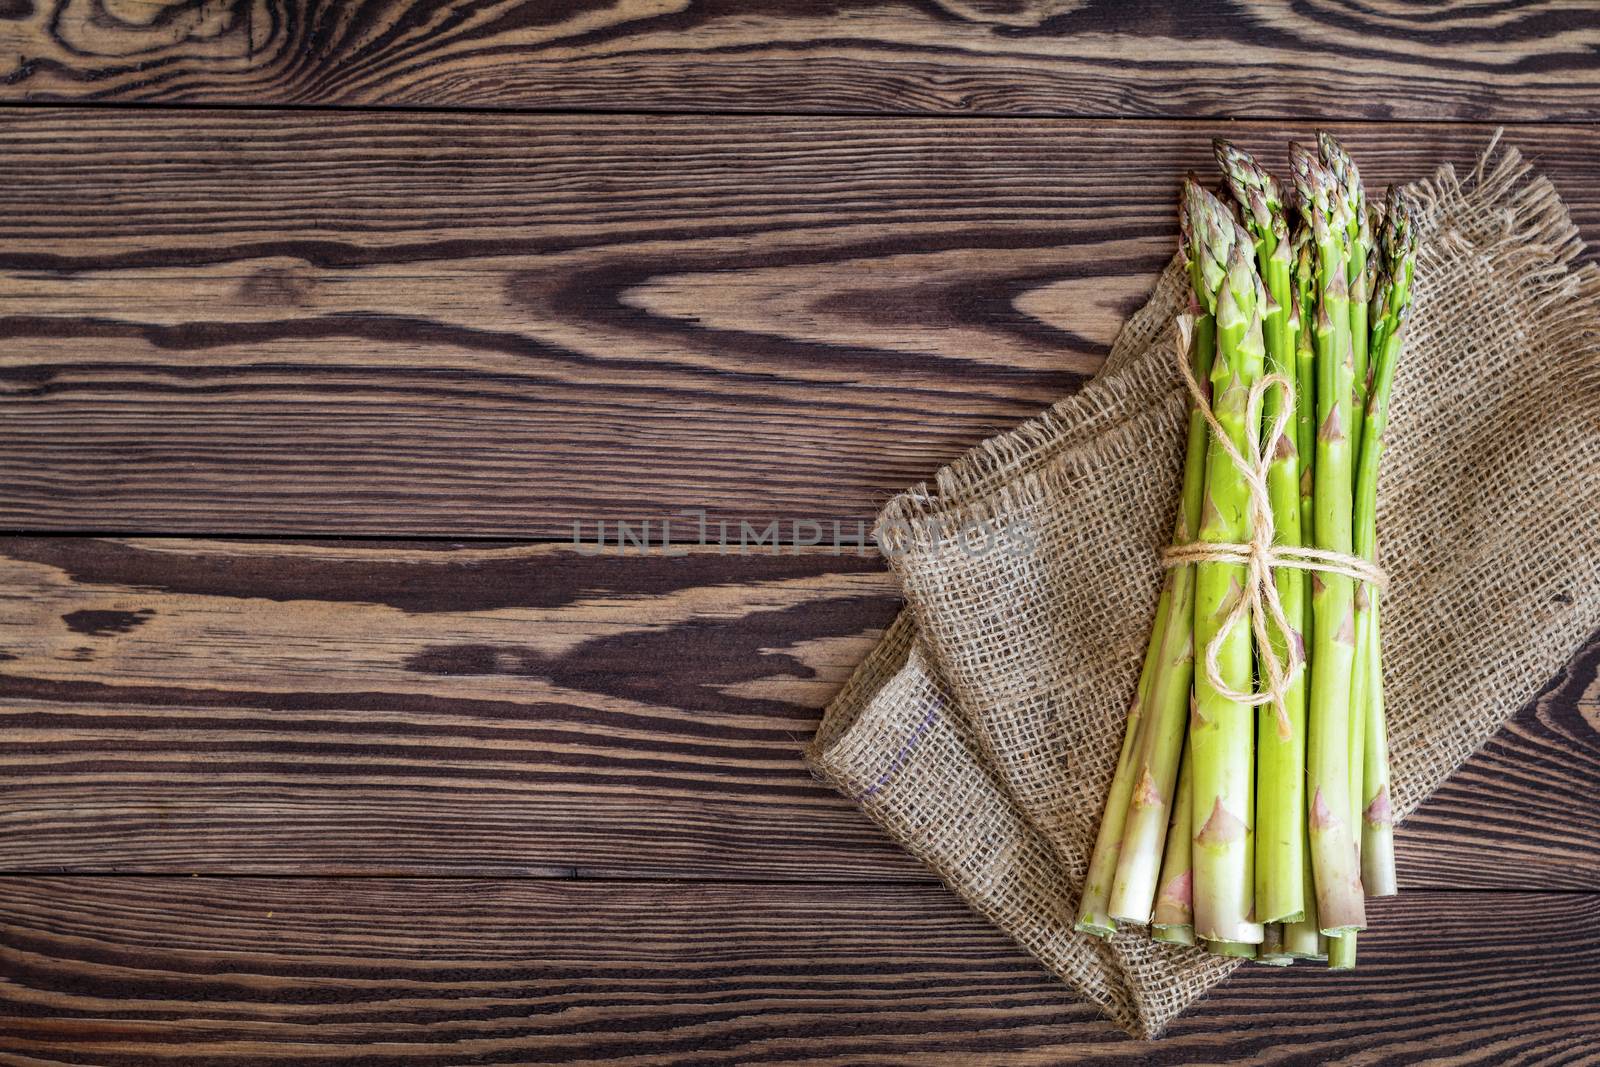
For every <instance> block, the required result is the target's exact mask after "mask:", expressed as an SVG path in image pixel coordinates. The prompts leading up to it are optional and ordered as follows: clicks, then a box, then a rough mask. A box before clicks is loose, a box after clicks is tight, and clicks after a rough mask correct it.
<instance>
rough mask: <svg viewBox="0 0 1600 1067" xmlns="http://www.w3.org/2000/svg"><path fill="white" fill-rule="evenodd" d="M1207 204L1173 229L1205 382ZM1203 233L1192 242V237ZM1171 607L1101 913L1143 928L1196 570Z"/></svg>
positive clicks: (1158, 851)
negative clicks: (1185, 266) (1185, 262)
mask: <svg viewBox="0 0 1600 1067" xmlns="http://www.w3.org/2000/svg"><path fill="white" fill-rule="evenodd" d="M1212 203H1215V202H1214V201H1211V200H1210V198H1209V197H1207V196H1206V195H1205V193H1204V192H1203V190H1202V189H1201V187H1200V185H1199V184H1198V183H1197V182H1195V181H1194V180H1193V179H1192V178H1190V179H1188V180H1186V181H1185V182H1184V187H1183V194H1182V199H1181V201H1180V205H1179V213H1178V214H1179V230H1180V233H1181V235H1182V241H1183V247H1184V249H1185V250H1186V252H1187V253H1188V257H1189V274H1190V280H1191V285H1192V288H1193V293H1194V300H1195V307H1194V309H1193V310H1194V312H1195V324H1194V327H1193V328H1192V333H1191V337H1190V348H1189V362H1190V366H1191V367H1192V368H1193V370H1194V373H1195V378H1196V380H1198V381H1205V380H1206V379H1207V378H1208V376H1209V375H1210V373H1211V363H1212V356H1213V353H1214V351H1215V336H1216V330H1215V321H1216V320H1215V312H1216V300H1217V286H1218V285H1219V284H1220V281H1221V279H1222V276H1223V273H1224V271H1225V267H1226V263H1225V260H1218V259H1216V258H1214V257H1215V256H1216V254H1217V252H1218V250H1219V249H1220V250H1225V249H1226V248H1227V247H1229V243H1231V241H1232V236H1233V233H1232V230H1233V227H1232V222H1231V220H1230V219H1228V218H1226V217H1225V216H1223V215H1222V214H1220V213H1218V212H1216V211H1214V210H1212V208H1211V204H1212ZM1197 227H1198V228H1200V229H1201V230H1202V231H1204V232H1203V234H1202V235H1201V236H1200V237H1199V238H1198V239H1197V238H1196V236H1195V232H1194V231H1195V229H1196V228H1197ZM1206 438H1207V428H1206V423H1205V419H1204V418H1203V417H1202V416H1201V414H1200V412H1199V410H1198V409H1197V408H1194V406H1193V405H1191V411H1190V413H1189V438H1188V445H1187V450H1186V453H1185V457H1184V474H1183V495H1182V498H1181V502H1180V505H1179V508H1178V518H1177V523H1176V529H1175V530H1174V531H1173V539H1174V540H1175V541H1177V542H1179V543H1187V542H1189V541H1193V540H1194V539H1195V537H1196V536H1197V535H1198V533H1199V527H1200V510H1201V494H1202V490H1203V489H1204V488H1205V476H1206ZM1165 588H1166V592H1167V596H1168V598H1169V600H1170V603H1171V609H1170V611H1169V612H1168V614H1167V616H1166V619H1165V625H1164V626H1162V627H1161V628H1159V629H1157V630H1156V631H1154V632H1152V633H1151V635H1150V641H1151V647H1152V649H1153V650H1155V656H1156V658H1155V663H1154V668H1153V670H1154V673H1153V674H1152V675H1151V678H1150V685H1149V691H1148V692H1147V693H1146V694H1145V703H1144V713H1143V726H1142V728H1141V734H1140V738H1139V742H1138V744H1137V746H1136V749H1135V753H1134V776H1135V777H1134V785H1133V790H1132V793H1131V796H1130V799H1129V807H1128V813H1127V816H1126V821H1125V823H1124V826H1123V831H1122V844H1121V847H1120V851H1119V854H1118V860H1117V869H1116V875H1115V877H1114V879H1113V880H1112V886H1111V896H1110V899H1109V904H1108V910H1109V911H1110V913H1111V917H1112V918H1113V919H1116V920H1118V921H1121V922H1132V923H1139V924H1143V923H1148V922H1150V920H1151V909H1152V907H1153V905H1154V902H1155V896H1156V887H1157V884H1158V881H1159V875H1160V873H1161V855H1162V847H1163V844H1164V842H1165V839H1166V836H1167V828H1168V826H1169V825H1170V823H1171V810H1172V794H1173V787H1174V785H1175V782H1176V779H1177V777H1178V760H1179V755H1180V753H1181V752H1182V751H1183V736H1184V727H1185V725H1186V721H1187V718H1188V710H1189V694H1190V683H1191V680H1192V678H1193V674H1194V567H1193V566H1192V565H1190V566H1183V567H1174V568H1172V569H1171V570H1169V571H1168V572H1167V578H1166V587H1165Z"/></svg>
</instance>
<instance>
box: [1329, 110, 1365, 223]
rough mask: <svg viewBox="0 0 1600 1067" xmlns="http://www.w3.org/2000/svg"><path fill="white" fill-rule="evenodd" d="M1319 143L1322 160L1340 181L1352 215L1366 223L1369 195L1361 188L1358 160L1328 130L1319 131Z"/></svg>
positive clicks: (1339, 184) (1336, 180)
mask: <svg viewBox="0 0 1600 1067" xmlns="http://www.w3.org/2000/svg"><path fill="white" fill-rule="evenodd" d="M1317 145H1318V147H1319V148H1320V149H1321V150H1322V162H1323V164H1324V165H1326V166H1327V168H1328V172H1329V173H1330V174H1332V175H1333V179H1334V181H1335V182H1337V183H1338V187H1339V191H1340V193H1341V195H1342V196H1343V198H1344V202H1345V205H1346V206H1347V207H1348V208H1349V210H1350V213H1351V215H1352V217H1353V218H1354V219H1355V220H1356V221H1357V222H1358V223H1359V224H1361V225H1366V222H1367V197H1366V193H1365V192H1364V191H1363V190H1362V188H1361V172H1360V171H1359V170H1357V169H1356V161H1355V160H1354V159H1352V158H1351V157H1350V153H1349V152H1346V151H1345V150H1344V146H1343V145H1341V144H1340V143H1339V142H1338V141H1337V140H1336V139H1335V138H1334V136H1333V134H1331V133H1329V132H1328V131H1327V130H1318V131H1317Z"/></svg>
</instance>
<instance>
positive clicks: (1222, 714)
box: [1189, 205, 1266, 943]
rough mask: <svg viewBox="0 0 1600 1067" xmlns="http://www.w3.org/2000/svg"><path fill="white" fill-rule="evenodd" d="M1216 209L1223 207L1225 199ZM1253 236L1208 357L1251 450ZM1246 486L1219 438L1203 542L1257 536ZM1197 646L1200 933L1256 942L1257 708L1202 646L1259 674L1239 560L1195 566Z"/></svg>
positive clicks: (1243, 241) (1241, 235)
mask: <svg viewBox="0 0 1600 1067" xmlns="http://www.w3.org/2000/svg"><path fill="white" fill-rule="evenodd" d="M1219 210H1221V208H1220V205H1219ZM1250 248H1251V244H1250V237H1249V235H1248V234H1247V233H1245V232H1244V231H1243V230H1240V231H1239V232H1238V235H1237V237H1236V239H1235V241H1234V244H1233V247H1232V249H1231V250H1230V252H1229V255H1228V273H1227V276H1226V277H1225V278H1224V279H1223V282H1222V284H1221V285H1220V286H1219V287H1218V290H1217V352H1216V358H1215V360H1214V361H1213V362H1212V366H1211V387H1212V388H1211V395H1212V412H1213V415H1214V416H1215V418H1216V420H1217V422H1218V423H1219V425H1220V426H1221V427H1222V429H1223V431H1224V432H1225V433H1226V434H1227V437H1228V439H1229V440H1230V441H1231V443H1232V445H1233V447H1234V448H1235V449H1236V450H1238V451H1239V452H1241V453H1244V452H1246V451H1247V450H1248V447H1249V445H1248V442H1249V440H1250V438H1251V435H1253V434H1255V433H1257V432H1259V431H1258V429H1257V428H1255V427H1252V426H1251V425H1250V415H1251V414H1252V413H1251V412H1250V410H1249V407H1250V405H1249V402H1248V395H1249V392H1250V389H1251V387H1252V386H1253V385H1254V384H1255V382H1256V381H1257V380H1259V379H1260V377H1261V375H1262V373H1263V371H1264V364H1265V359H1266V345H1265V342H1264V340H1263V338H1262V324H1261V310H1262V304H1263V303H1264V302H1265V291H1264V290H1263V288H1262V285H1261V280H1260V278H1259V277H1258V276H1257V275H1256V272H1255V268H1254V267H1253V265H1252V263H1251V258H1252V257H1251V252H1250ZM1249 499H1250V493H1249V487H1248V485H1247V483H1246V480H1245V477H1244V474H1243V473H1242V472H1241V471H1240V470H1239V469H1238V468H1237V467H1236V466H1234V463H1233V461H1232V459H1231V458H1230V457H1229V456H1228V455H1227V453H1226V452H1225V451H1224V449H1223V446H1222V444H1221V443H1220V442H1219V441H1218V440H1215V439H1213V440H1212V441H1211V443H1210V450H1209V453H1208V455H1207V457H1206V490H1205V499H1204V503H1203V505H1202V507H1201V517H1200V535H1199V539H1200V540H1201V541H1203V542H1212V543H1218V544H1241V543H1246V542H1248V541H1249V540H1250V532H1251V519H1250V507H1249ZM1195 569H1196V576H1195V620H1194V630H1195V634H1194V646H1195V658H1196V670H1195V683H1194V689H1195V709H1194V713H1193V715H1192V716H1191V717H1190V723H1189V745H1190V748H1191V751H1192V758H1193V761H1194V811H1193V819H1192V827H1193V833H1194V837H1193V840H1192V849H1193V864H1194V932H1195V936H1196V937H1200V938H1203V939H1206V940H1210V941H1227V942H1247V943H1257V942H1259V941H1260V940H1261V937H1262V930H1261V924H1260V923H1258V922H1256V921H1255V920H1254V918H1253V917H1252V911H1253V903H1254V901H1253V897H1254V892H1255V873H1254V870H1253V868H1252V860H1253V858H1254V856H1253V840H1252V828H1251V823H1250V820H1251V819H1253V818H1254V810H1253V807H1252V796H1251V792H1252V789H1253V786H1254V752H1253V747H1254V739H1255V738H1254V735H1255V709H1254V708H1252V707H1250V706H1249V705H1247V704H1244V703H1241V702H1239V701H1237V700H1233V699H1230V698H1229V697H1227V696H1225V695H1223V693H1222V692H1220V691H1219V690H1218V689H1217V688H1216V687H1215V686H1213V685H1212V684H1211V682H1210V681H1209V680H1208V678H1207V674H1208V672H1207V671H1206V670H1204V669H1202V668H1201V666H1200V665H1201V664H1202V663H1203V661H1204V657H1205V650H1206V649H1207V648H1208V646H1209V645H1210V643H1211V641H1212V640H1213V639H1214V638H1216V639H1218V640H1219V642H1220V643H1219V646H1218V654H1217V656H1216V662H1217V667H1218V673H1219V679H1220V681H1221V682H1222V683H1223V684H1224V685H1226V686H1227V687H1228V688H1231V689H1233V690H1235V691H1238V692H1247V691H1249V690H1250V688H1251V686H1252V683H1253V680H1254V679H1253V675H1254V670H1253V668H1254V648H1253V645H1254V642H1253V640H1252V637H1251V633H1250V628H1249V626H1248V625H1245V624H1240V625H1235V626H1233V627H1232V628H1231V629H1230V630H1228V631H1227V632H1226V633H1224V632H1223V623H1224V622H1225V621H1226V618H1227V615H1228V613H1229V611H1230V610H1231V609H1232V608H1233V606H1234V604H1235V603H1236V602H1237V601H1238V599H1239V598H1240V597H1242V596H1244V595H1245V593H1244V583H1245V580H1246V569H1245V567H1244V566H1243V565H1241V564H1233V563H1221V562H1204V563H1199V564H1197V565H1196V568H1195Z"/></svg>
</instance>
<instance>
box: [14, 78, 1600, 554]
mask: <svg viewBox="0 0 1600 1067" xmlns="http://www.w3.org/2000/svg"><path fill="white" fill-rule="evenodd" d="M1221 132H1227V133H1229V135H1230V136H1236V137H1238V138H1239V139H1240V140H1242V141H1243V142H1244V143H1245V144H1246V145H1248V146H1250V147H1253V148H1260V149H1262V150H1263V151H1266V152H1268V153H1269V156H1268V158H1270V159H1276V160H1281V158H1282V153H1283V144H1284V142H1285V141H1286V140H1287V139H1288V138H1290V137H1293V136H1305V135H1306V134H1307V133H1308V132H1309V127H1306V126H1299V127H1290V126H1284V125H1280V124H1260V125H1257V124H1250V125H1246V124H1229V125H1226V126H1224V125H1218V124H1210V123H1176V122H1151V123H1131V124H1130V123H1123V124H1106V123H1085V122H1077V121H1035V120H1027V121H992V120H967V121H951V120H921V121H903V122H898V123H889V122H885V121H877V120H871V121H869V120H849V119H804V120H802V119H754V118H730V119H720V120H700V119H670V118H658V117H650V118H571V117H545V118H528V117H520V116H509V115H501V116H465V115H445V116H439V115H404V116H387V117H386V116H372V115H359V114H316V115H309V114H299V115H286V114H283V113H223V112H161V113H149V112H146V113H142V114H127V113H102V112H85V111H83V110H73V111H60V110H40V111H27V112H16V111H13V112H9V113H5V114H0V178H3V180H4V183H5V186H6V188H8V189H10V190H13V191H14V193H13V197H12V201H13V202H12V206H11V208H10V210H8V211H7V212H6V213H4V215H3V216H0V341H3V344H0V390H3V391H0V414H3V418H0V454H3V455H5V456H6V457H7V462H6V463H5V464H4V465H3V466H0V528H10V529H13V530H47V529H79V530H81V529H91V530H102V531H105V530H110V531H119V532H120V531H133V532H191V533H200V534H216V533H229V532H233V533H249V532H258V533H259V532H293V533H307V532H325V533H330V534H349V533H364V534H379V535H406V534H443V535H446V536H460V535H466V534H481V535H504V536H512V537H528V536H546V537H570V536H571V534H572V529H573V525H572V524H573V523H574V522H575V521H582V522H584V523H592V522H593V521H594V520H596V519H599V518H605V519H608V520H614V519H617V518H634V519H637V518H640V517H650V518H653V519H657V520H659V519H660V518H661V517H663V516H665V515H668V514H670V513H672V512H674V511H676V510H677V509H680V508H705V509H708V510H709V511H710V512H711V514H712V516H713V517H714V518H725V519H731V520H734V521H735V522H737V521H738V520H743V519H748V520H751V521H753V522H754V523H755V524H756V526H757V528H758V529H761V528H764V526H765V524H766V523H767V522H769V521H770V520H772V519H774V518H784V519H786V520H787V519H807V518H816V519H821V520H824V521H827V520H833V519H838V520H842V521H845V522H847V523H852V524H853V523H855V522H857V521H862V520H868V519H870V517H871V516H872V514H873V513H874V512H875V511H876V509H877V507H878V506H879V505H880V504H881V502H882V501H883V500H884V499H885V498H886V497H887V496H888V495H889V494H890V493H892V492H894V491H896V490H898V489H900V488H903V487H904V486H905V485H907V484H909V483H912V482H914V481H917V480H920V479H922V478H925V477H927V476H928V475H929V474H931V473H932V472H933V471H934V470H935V469H936V468H937V467H938V466H939V465H940V464H941V463H943V462H945V461H947V460H949V459H951V458H952V457H954V456H955V455H957V454H959V453H960V452H961V451H962V450H963V449H965V448H967V447H969V446H971V445H972V444H974V443H976V442H977V441H979V440H981V439H983V438H984V437H986V436H989V435H990V434H992V433H994V432H996V431H997V430H1000V429H1002V428H1005V427H1008V426H1011V425H1015V424H1016V423H1018V422H1019V421H1021V420H1023V419H1025V418H1027V417H1028V416H1030V415H1032V414H1034V413H1036V412H1037V411H1038V410H1039V409H1040V408H1041V407H1043V406H1044V405H1046V404H1047V403H1049V402H1051V401H1052V400H1055V399H1058V398H1059V397H1060V396H1062V395H1063V394H1065V393H1067V392H1070V391H1071V390H1072V389H1073V388H1075V386H1076V385H1077V384H1078V383H1079V382H1081V381H1082V380H1083V377H1084V375H1086V374H1088V373H1089V372H1091V371H1092V370H1093V369H1094V368H1095V367H1096V366H1097V365H1098V362H1099V360H1100V359H1101V357H1102V356H1103V354H1104V352H1105V350H1106V347H1107V345H1108V343H1109V341H1110V339H1111V338H1112V337H1113V336H1114V334H1115V331H1116V329H1117V327H1118V325H1119V324H1120V322H1121V321H1122V319H1123V318H1124V316H1125V315H1126V313H1127V311H1128V310H1129V309H1130V308H1131V307H1132V306H1134V305H1136V304H1137V303H1138V302H1139V301H1140V300H1141V299H1142V298H1143V296H1144V295H1145V293H1146V292H1147V291H1148V287H1149V285H1150V283H1151V281H1152V279H1153V277H1154V275H1155V273H1156V271H1157V270H1158V269H1159V268H1160V266H1161V265H1162V264H1163V263H1164V262H1165V261H1166V260H1167V259H1168V258H1169V257H1170V255H1171V253H1172V250H1173V246H1174V229H1175V224H1174V219H1173V207H1172V202H1173V195H1174V190H1175V188H1176V184H1177V178H1178V176H1179V175H1181V174H1182V173H1184V172H1185V171H1187V170H1190V169H1194V170H1206V169H1208V168H1210V167H1211V166H1212V164H1211V162H1210V154H1209V140H1210V137H1211V136H1212V135H1214V134H1217V133H1221ZM1341 133H1342V134H1343V135H1344V136H1346V138H1347V140H1348V142H1349V144H1350V146H1351V147H1352V149H1353V150H1354V151H1355V152H1356V153H1357V154H1358V156H1359V157H1360V159H1361V164H1362V168H1363V172H1364V173H1365V174H1366V176H1367V177H1368V180H1369V181H1370V182H1371V183H1373V184H1374V185H1381V184H1382V183H1385V182H1388V181H1392V180H1402V179H1410V178H1415V177H1417V176H1419V175H1422V174H1424V173H1427V172H1429V171H1431V170H1432V169H1433V167H1434V166H1435V165H1436V164H1437V163H1438V162H1440V161H1443V160H1454V161H1456V162H1458V163H1468V162H1470V161H1471V160H1472V159H1473V158H1474V156H1475V155H1476V153H1477V152H1478V150H1479V149H1480V148H1481V147H1482V146H1483V144H1484V143H1485V142H1486V140H1487V137H1488V133H1487V131H1486V130H1484V129H1483V128H1480V127H1460V126H1443V125H1435V126H1420V127H1405V128H1400V127H1391V126H1356V127H1349V128H1341ZM1507 137H1508V139H1509V140H1510V141H1511V142H1512V143H1521V144H1523V145H1526V146H1528V147H1529V148H1531V149H1533V150H1534V152H1535V154H1536V155H1537V157H1538V159H1539V162H1540V164H1541V166H1542V167H1543V168H1544V170H1545V171H1546V172H1548V173H1549V174H1550V175H1551V176H1552V177H1553V178H1554V180H1555V181H1556V183H1557V185H1558V187H1559V188H1560V190H1561V191H1562V193H1563V194H1564V195H1565V196H1566V197H1567V199H1568V201H1569V203H1570V204H1571V206H1572V208H1573V210H1574V212H1575V213H1576V216H1577V218H1578V220H1579V222H1580V223H1581V224H1583V225H1584V226H1585V228H1586V230H1587V232H1589V233H1591V234H1595V233H1600V230H1597V229H1596V226H1600V131H1597V130H1595V129H1594V128H1590V127H1576V126H1573V127H1553V126H1547V127H1523V128H1515V129H1513V130H1511V131H1510V132H1509V133H1508V134H1507ZM588 529H589V530H590V532H591V533H592V525H591V526H589V527H588ZM788 533H789V531H788V529H787V527H786V528H785V530H784V535H785V536H788Z"/></svg>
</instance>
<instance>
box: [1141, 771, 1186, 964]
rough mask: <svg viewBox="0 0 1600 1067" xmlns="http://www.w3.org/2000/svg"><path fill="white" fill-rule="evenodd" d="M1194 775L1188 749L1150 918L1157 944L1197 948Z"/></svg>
mask: <svg viewBox="0 0 1600 1067" xmlns="http://www.w3.org/2000/svg"><path fill="white" fill-rule="evenodd" d="M1193 796H1194V772H1193V768H1191V767H1190V765H1189V752H1188V747H1187V746H1185V748H1184V753H1183V762H1182V763H1181V764H1180V768H1179V771H1178V787H1177V791H1176V793H1175V794H1174V796H1173V802H1172V821H1171V824H1170V825H1169V826H1168V827H1167V842H1166V848H1165V849H1164V850H1163V854H1162V857H1161V889H1160V891H1159V892H1158V893H1157V894H1156V904H1155V912H1154V914H1153V915H1151V917H1150V925H1151V926H1152V928H1153V931H1152V935H1151V936H1153V937H1154V938H1155V939H1156V940H1157V941H1170V942H1172V943H1174V944H1180V945H1192V944H1194V941H1195V938H1194V870H1193V866H1192V864H1191V862H1190V857H1191V855H1192V854H1191V852H1190V847H1189V822H1190V812H1191V811H1192V810H1193V809H1194V805H1193V803H1192V799H1193Z"/></svg>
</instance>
